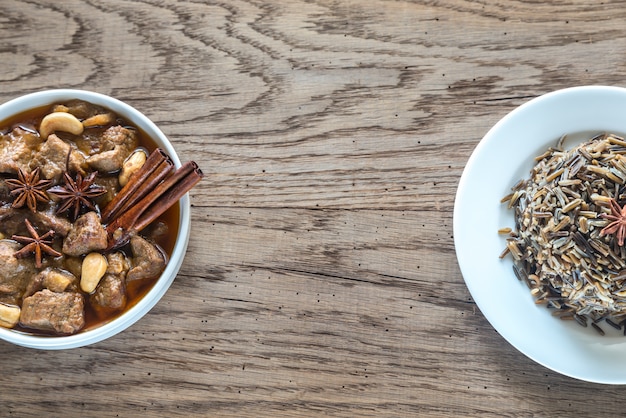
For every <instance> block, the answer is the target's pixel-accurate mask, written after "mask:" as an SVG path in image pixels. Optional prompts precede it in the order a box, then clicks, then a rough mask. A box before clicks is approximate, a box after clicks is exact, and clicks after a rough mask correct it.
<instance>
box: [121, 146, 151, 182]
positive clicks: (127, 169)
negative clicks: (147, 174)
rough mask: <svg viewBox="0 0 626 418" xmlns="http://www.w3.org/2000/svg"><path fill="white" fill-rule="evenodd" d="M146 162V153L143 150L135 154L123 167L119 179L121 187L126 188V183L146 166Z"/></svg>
mask: <svg viewBox="0 0 626 418" xmlns="http://www.w3.org/2000/svg"><path fill="white" fill-rule="evenodd" d="M145 162H146V153H145V152H143V151H142V150H137V151H135V152H133V153H132V154H131V155H130V157H128V158H127V159H126V161H124V164H123V165H122V171H120V175H119V178H118V181H119V183H120V186H122V187H124V186H126V183H128V180H129V179H130V176H132V175H133V174H135V173H136V172H137V171H139V169H140V168H141V167H142V166H143V165H144V163H145Z"/></svg>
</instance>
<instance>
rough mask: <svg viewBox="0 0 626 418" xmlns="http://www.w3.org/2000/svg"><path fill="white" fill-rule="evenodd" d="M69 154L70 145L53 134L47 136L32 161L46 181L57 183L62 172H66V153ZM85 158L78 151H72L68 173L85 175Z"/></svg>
mask: <svg viewBox="0 0 626 418" xmlns="http://www.w3.org/2000/svg"><path fill="white" fill-rule="evenodd" d="M68 152H70V144H68V143H66V142H64V141H63V140H62V139H60V138H59V137H58V136H56V135H55V134H51V135H50V136H48V139H47V140H46V142H44V143H43V145H42V146H41V149H40V151H39V152H38V153H37V154H35V156H34V158H33V161H34V162H35V165H36V166H37V167H40V168H41V174H42V175H43V176H44V177H45V178H47V179H54V180H55V181H59V180H60V179H61V176H62V175H63V172H64V171H66V170H67V166H66V163H67V153H68ZM84 167H85V156H84V155H83V154H82V153H81V152H80V151H78V150H76V149H73V150H72V152H71V154H70V171H72V172H78V173H80V174H81V175H83V176H84V175H85V170H84Z"/></svg>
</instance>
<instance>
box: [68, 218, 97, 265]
mask: <svg viewBox="0 0 626 418" xmlns="http://www.w3.org/2000/svg"><path fill="white" fill-rule="evenodd" d="M106 247H107V233H106V230H105V229H104V227H103V226H102V224H101V223H100V217H99V216H98V214H97V213H96V212H87V213H85V214H84V215H82V216H80V217H78V219H77V220H76V222H75V223H74V225H73V226H72V229H70V232H69V233H68V234H67V237H65V240H63V252H64V253H65V254H67V255H70V256H79V255H82V254H87V253H89V252H91V251H99V250H104V249H105V248H106Z"/></svg>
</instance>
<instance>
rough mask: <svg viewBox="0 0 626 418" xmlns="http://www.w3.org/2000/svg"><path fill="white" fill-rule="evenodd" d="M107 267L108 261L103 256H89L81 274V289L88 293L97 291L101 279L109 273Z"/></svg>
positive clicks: (90, 254) (85, 260)
mask: <svg viewBox="0 0 626 418" xmlns="http://www.w3.org/2000/svg"><path fill="white" fill-rule="evenodd" d="M107 266H108V264H107V259H106V258H105V257H104V256H103V255H102V254H100V253H89V254H87V256H86V257H85V259H84V260H83V266H82V269H81V273H80V288H81V289H82V290H83V291H84V292H87V293H91V292H93V291H94V290H96V287H97V286H98V283H100V279H101V278H102V276H104V273H105V272H106V271H107Z"/></svg>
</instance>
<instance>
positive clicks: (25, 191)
mask: <svg viewBox="0 0 626 418" xmlns="http://www.w3.org/2000/svg"><path fill="white" fill-rule="evenodd" d="M17 177H18V178H17V179H8V180H6V184H7V186H9V188H10V189H11V194H12V195H17V197H16V198H15V200H14V201H13V204H12V205H11V206H12V207H14V208H21V207H22V206H24V205H27V206H28V208H29V209H30V210H31V211H32V212H33V213H34V212H36V211H37V202H48V201H49V200H50V199H49V198H48V195H46V192H45V191H44V190H45V188H46V187H48V186H49V185H50V180H40V179H39V168H36V169H34V170H33V171H32V172H31V173H30V174H27V173H25V172H24V171H23V170H22V169H21V168H20V169H19V170H18V172H17Z"/></svg>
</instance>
